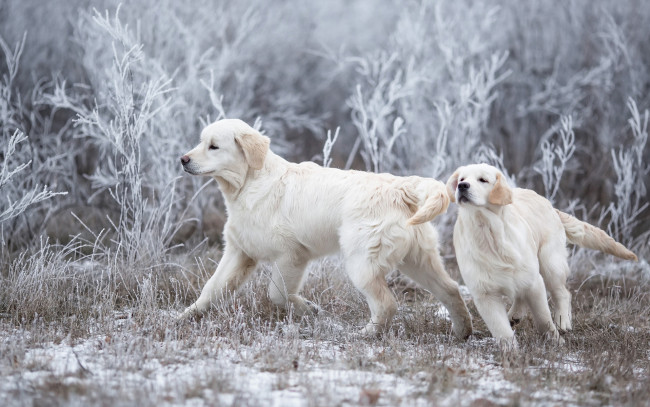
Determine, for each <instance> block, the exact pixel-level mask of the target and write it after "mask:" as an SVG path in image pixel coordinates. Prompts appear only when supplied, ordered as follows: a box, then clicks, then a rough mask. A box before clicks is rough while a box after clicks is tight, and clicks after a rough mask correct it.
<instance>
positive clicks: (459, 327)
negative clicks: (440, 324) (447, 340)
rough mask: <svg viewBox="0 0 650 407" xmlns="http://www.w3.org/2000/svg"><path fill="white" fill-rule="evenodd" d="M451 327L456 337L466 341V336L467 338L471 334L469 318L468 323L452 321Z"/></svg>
mask: <svg viewBox="0 0 650 407" xmlns="http://www.w3.org/2000/svg"><path fill="white" fill-rule="evenodd" d="M451 329H452V331H453V332H454V335H455V336H456V338H458V339H460V340H463V341H466V340H467V338H469V337H470V335H471V334H472V330H473V329H472V321H471V320H470V321H469V323H463V324H456V323H454V324H452V326H451Z"/></svg>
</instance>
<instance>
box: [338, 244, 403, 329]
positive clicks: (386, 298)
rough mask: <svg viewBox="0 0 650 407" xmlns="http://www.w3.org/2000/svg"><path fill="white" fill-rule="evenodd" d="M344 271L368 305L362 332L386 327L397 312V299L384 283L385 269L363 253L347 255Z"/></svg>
mask: <svg viewBox="0 0 650 407" xmlns="http://www.w3.org/2000/svg"><path fill="white" fill-rule="evenodd" d="M346 271H347V273H348V275H349V276H350V280H352V284H354V286H355V287H356V288H357V289H358V290H359V291H361V293H362V294H363V295H364V297H365V298H366V301H367V302H368V306H369V307H370V322H369V323H368V324H367V325H366V327H365V328H363V329H362V331H361V332H362V333H364V334H369V335H374V334H377V333H378V332H380V331H381V330H382V329H384V328H385V327H386V325H387V324H388V323H389V322H390V320H391V319H392V318H393V316H394V315H395V313H396V312H397V301H396V300H395V296H394V295H393V293H392V292H391V291H390V288H388V284H387V283H386V271H385V270H382V269H381V267H380V266H378V265H377V264H373V263H372V262H371V261H370V260H369V259H368V257H367V255H365V254H353V255H349V256H348V257H347V259H346Z"/></svg>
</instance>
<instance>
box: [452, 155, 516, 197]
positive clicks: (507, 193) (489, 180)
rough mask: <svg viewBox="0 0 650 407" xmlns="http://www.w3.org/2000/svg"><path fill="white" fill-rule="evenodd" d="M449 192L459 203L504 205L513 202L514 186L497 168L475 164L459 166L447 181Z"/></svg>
mask: <svg viewBox="0 0 650 407" xmlns="http://www.w3.org/2000/svg"><path fill="white" fill-rule="evenodd" d="M447 193H448V194H449V198H450V199H451V200H452V201H455V202H458V204H459V205H461V206H463V205H474V206H489V205H497V206H503V205H508V204H511V203H512V188H510V186H509V185H508V183H507V181H506V179H505V177H504V175H503V174H502V173H501V171H499V170H498V169H497V168H495V167H493V166H491V165H487V164H473V165H467V166H465V167H460V168H458V169H457V170H456V171H455V172H454V173H453V175H452V176H451V177H449V180H448V181H447Z"/></svg>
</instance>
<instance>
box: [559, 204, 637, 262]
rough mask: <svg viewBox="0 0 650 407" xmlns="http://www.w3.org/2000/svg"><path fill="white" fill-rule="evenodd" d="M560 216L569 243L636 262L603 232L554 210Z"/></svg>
mask: <svg viewBox="0 0 650 407" xmlns="http://www.w3.org/2000/svg"><path fill="white" fill-rule="evenodd" d="M555 211H556V212H557V214H558V215H560V220H561V221H562V226H564V232H565V233H566V237H567V239H568V240H569V242H571V243H573V244H577V245H578V246H580V247H586V248H587V249H595V250H600V251H601V252H603V253H607V254H611V255H613V256H616V257H620V258H621V259H625V260H634V261H638V260H639V259H638V258H637V257H636V255H635V254H634V253H632V252H631V251H629V250H628V249H627V248H626V247H625V246H623V245H622V244H620V243H618V242H617V241H616V240H614V239H613V238H612V237H611V236H609V235H608V234H607V233H605V231H604V230H602V229H599V228H597V227H595V226H592V225H590V224H588V223H586V222H583V221H581V220H579V219H576V218H574V217H573V216H571V215H569V214H568V213H564V212H562V211H558V210H557V209H556V210H555Z"/></svg>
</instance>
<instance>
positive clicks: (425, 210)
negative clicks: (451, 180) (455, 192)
mask: <svg viewBox="0 0 650 407" xmlns="http://www.w3.org/2000/svg"><path fill="white" fill-rule="evenodd" d="M417 193H418V198H419V199H418V207H417V210H416V211H415V214H414V215H413V216H411V218H410V219H409V220H408V222H407V223H408V224H409V225H419V224H421V223H425V222H429V221H430V220H433V219H434V218H435V217H436V216H438V215H440V214H442V213H445V212H446V211H447V208H448V207H449V195H447V187H446V186H445V184H443V183H442V182H440V181H436V180H433V179H429V180H427V181H426V182H422V183H420V184H419V185H418V188H417Z"/></svg>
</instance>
